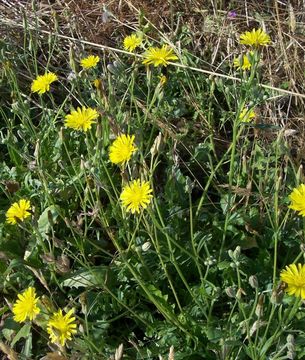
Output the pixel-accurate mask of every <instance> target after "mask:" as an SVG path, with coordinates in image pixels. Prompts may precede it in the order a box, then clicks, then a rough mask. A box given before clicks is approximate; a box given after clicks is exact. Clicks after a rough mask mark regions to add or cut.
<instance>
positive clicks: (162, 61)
mask: <svg viewBox="0 0 305 360" xmlns="http://www.w3.org/2000/svg"><path fill="white" fill-rule="evenodd" d="M177 59H178V57H177V56H176V55H175V53H174V51H173V49H171V48H170V47H168V46H167V45H163V46H162V48H150V49H148V50H147V51H146V52H145V53H144V60H143V62H142V63H143V64H145V65H154V66H155V67H157V66H167V65H168V62H169V61H170V60H177Z"/></svg>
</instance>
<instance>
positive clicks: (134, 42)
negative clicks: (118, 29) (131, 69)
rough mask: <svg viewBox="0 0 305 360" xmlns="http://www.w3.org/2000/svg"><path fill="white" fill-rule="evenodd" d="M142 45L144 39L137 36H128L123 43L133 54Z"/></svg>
mask: <svg viewBox="0 0 305 360" xmlns="http://www.w3.org/2000/svg"><path fill="white" fill-rule="evenodd" d="M141 44H142V38H141V37H140V36H138V35H137V34H131V35H129V36H126V37H125V39H124V41H123V46H124V49H125V50H127V51H130V52H133V51H134V50H135V49H136V48H137V47H139V46H140V45H141Z"/></svg>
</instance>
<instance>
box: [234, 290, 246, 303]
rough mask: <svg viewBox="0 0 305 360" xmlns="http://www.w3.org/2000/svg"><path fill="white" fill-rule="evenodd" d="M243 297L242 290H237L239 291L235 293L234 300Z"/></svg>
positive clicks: (243, 292)
mask: <svg viewBox="0 0 305 360" xmlns="http://www.w3.org/2000/svg"><path fill="white" fill-rule="evenodd" d="M243 295H246V293H245V291H244V289H242V288H239V289H238V290H237V293H236V299H238V300H241V297H242V296H243Z"/></svg>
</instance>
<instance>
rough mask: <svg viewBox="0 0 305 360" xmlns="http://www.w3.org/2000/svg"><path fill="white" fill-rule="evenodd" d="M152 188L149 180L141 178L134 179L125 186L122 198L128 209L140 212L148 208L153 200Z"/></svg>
mask: <svg viewBox="0 0 305 360" xmlns="http://www.w3.org/2000/svg"><path fill="white" fill-rule="evenodd" d="M151 192H152V190H151V188H150V185H149V182H148V181H141V180H140V179H137V180H133V181H132V182H131V183H130V184H128V185H126V186H125V187H124V188H123V191H122V193H121V196H120V199H121V201H122V204H123V206H124V207H125V208H126V211H129V212H131V213H132V214H134V213H140V210H141V209H146V208H147V206H148V204H149V203H150V201H151V198H152V195H151Z"/></svg>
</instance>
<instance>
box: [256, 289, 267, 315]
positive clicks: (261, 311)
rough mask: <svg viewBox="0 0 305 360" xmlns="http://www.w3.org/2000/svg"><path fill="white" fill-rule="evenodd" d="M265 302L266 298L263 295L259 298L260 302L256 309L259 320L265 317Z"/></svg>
mask: <svg viewBox="0 0 305 360" xmlns="http://www.w3.org/2000/svg"><path fill="white" fill-rule="evenodd" d="M264 300H265V296H264V294H261V295H260V296H259V298H258V302H257V305H256V308H255V315H256V316H257V317H258V318H261V317H262V316H263V310H264Z"/></svg>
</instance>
